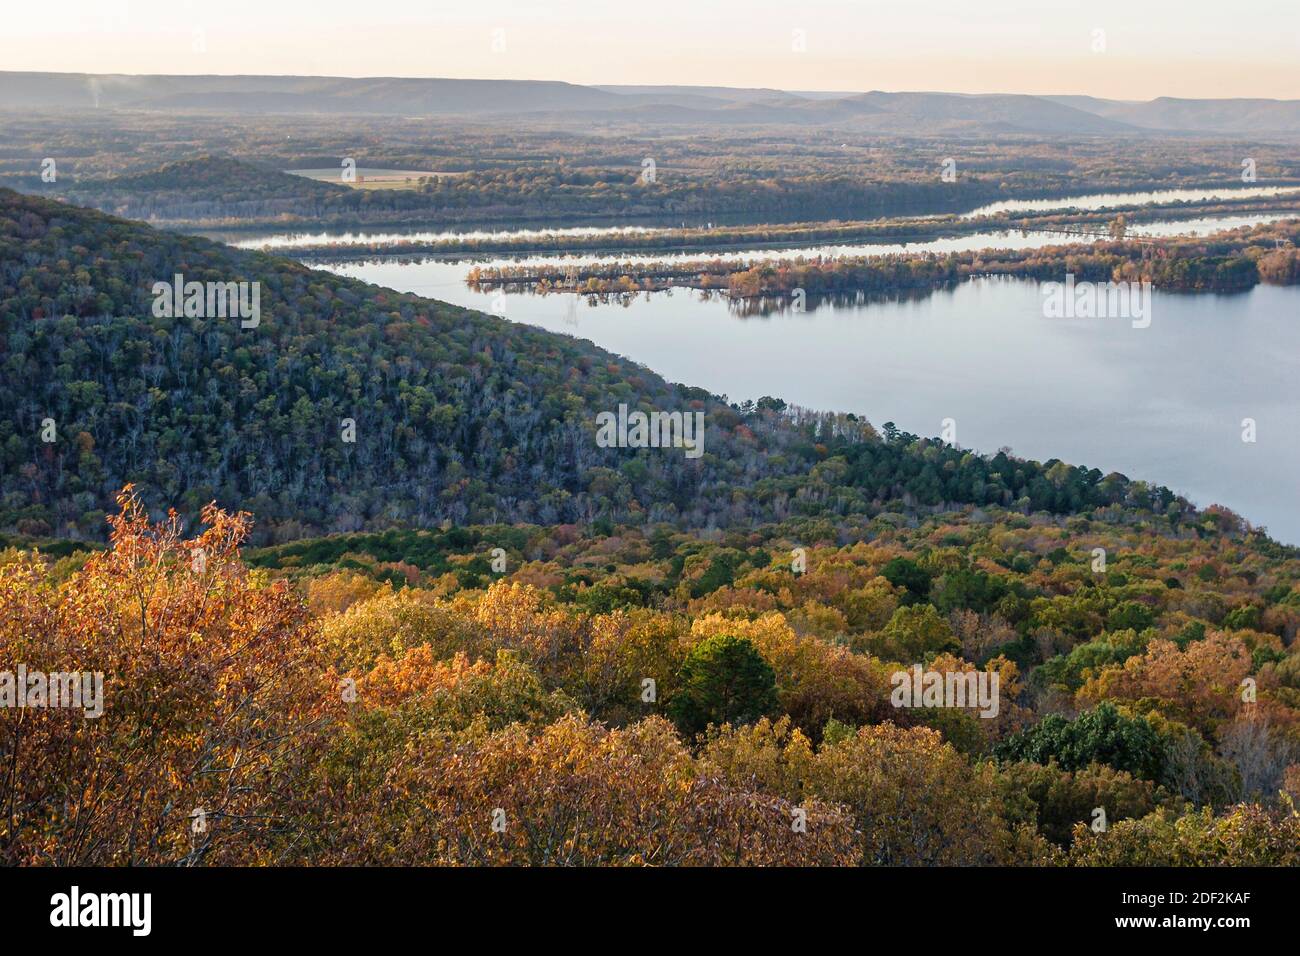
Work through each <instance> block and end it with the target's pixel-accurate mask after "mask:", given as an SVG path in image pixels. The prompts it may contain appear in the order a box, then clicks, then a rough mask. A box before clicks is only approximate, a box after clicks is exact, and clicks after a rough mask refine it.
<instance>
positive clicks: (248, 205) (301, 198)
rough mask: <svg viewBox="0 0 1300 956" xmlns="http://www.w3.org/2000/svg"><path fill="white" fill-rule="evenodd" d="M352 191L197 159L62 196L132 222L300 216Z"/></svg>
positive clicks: (257, 166) (256, 166)
mask: <svg viewBox="0 0 1300 956" xmlns="http://www.w3.org/2000/svg"><path fill="white" fill-rule="evenodd" d="M350 192H351V191H350V190H349V189H348V188H347V187H346V186H344V185H342V184H341V183H327V182H320V181H318V180H315V179H309V178H307V177H305V176H294V175H292V174H291V173H285V172H281V171H280V170H278V169H275V168H274V167H269V166H266V165H263V164H261V163H252V162H247V161H245V160H238V159H234V158H233V157H229V156H199V157H195V158H194V159H182V160H178V161H176V162H173V163H166V164H164V165H162V166H160V167H159V168H158V169H155V170H150V171H145V172H137V173H128V174H126V175H123V176H114V177H110V178H106V179H88V180H84V181H80V182H76V183H73V184H72V185H71V187H70V188H69V189H68V190H67V192H66V193H65V194H64V196H65V198H67V199H69V200H70V201H71V202H73V203H76V204H78V205H84V206H94V207H96V208H100V209H104V210H105V211H107V212H113V213H117V214H119V215H124V216H128V217H130V218H132V219H166V218H169V217H170V214H171V212H172V211H173V210H174V209H176V208H177V207H178V206H183V207H184V208H185V209H186V210H187V211H188V212H189V214H190V215H192V216H194V217H203V216H211V217H221V216H225V215H232V214H235V215H237V214H238V212H237V211H238V210H254V209H255V210H258V211H260V212H262V213H263V214H266V215H274V214H276V212H277V211H278V212H280V213H287V212H291V211H302V210H303V209H304V205H305V207H306V208H308V209H309V208H311V204H313V203H315V204H319V205H322V206H323V205H324V204H328V203H330V202H332V201H337V200H338V199H339V198H341V197H344V196H347V195H349V194H350ZM232 211H233V212H232Z"/></svg>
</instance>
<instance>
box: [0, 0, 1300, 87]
mask: <svg viewBox="0 0 1300 956" xmlns="http://www.w3.org/2000/svg"><path fill="white" fill-rule="evenodd" d="M0 70H49V71H65V72H86V73H186V74H194V73H219V74H234V73H274V74H311V75H328V76H438V77H464V78H481V79H543V80H565V81H568V82H571V83H603V84H688V85H716V86H752V87H773V88H779V89H786V90H826V91H846V92H861V91H867V90H877V89H878V90H944V91H952V92H962V93H1058V94H1059V93H1086V94H1091V95H1093V96H1104V97H1110V98H1115V99H1149V98H1152V97H1155V96H1186V97H1228V96H1262V97H1277V98H1288V99H1300V0H1245V2H1228V0H1088V2H1082V0H1079V2H1076V0H983V2H981V0H783V2H775V0H534V2H525V0H460V2H449V0H422V2H419V0H377V2H372V3H365V2H360V0H312V2H292V3H291V2H285V0H223V2H220V3H210V2H202V0H63V2H60V3H58V4H42V3H29V2H17V3H9V4H6V5H5V10H4V13H3V17H2V18H0Z"/></svg>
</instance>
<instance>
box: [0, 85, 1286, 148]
mask: <svg viewBox="0 0 1300 956" xmlns="http://www.w3.org/2000/svg"><path fill="white" fill-rule="evenodd" d="M30 109H41V110H143V111H153V112H165V113H172V114H190V113H195V112H221V113H232V114H242V115H257V114H276V113H291V114H324V115H332V114H338V115H342V114H352V115H357V114H370V115H394V116H429V117H436V116H446V117H466V116H480V117H486V116H496V117H531V118H533V119H536V120H539V121H546V122H554V123H560V124H575V123H576V124H582V123H588V124H589V123H593V122H595V123H601V122H612V121H616V120H626V119H629V118H631V119H636V120H638V121H644V122H655V123H662V124H667V125H700V124H714V125H736V124H746V125H768V124H792V125H825V124H830V123H834V124H841V125H842V124H848V125H850V126H853V127H855V128H863V129H866V130H877V129H878V130H881V131H882V132H891V133H933V132H954V133H961V132H973V133H982V134H992V133H1039V134H1054V135H1078V134H1083V135H1118V134H1124V133H1129V134H1135V133H1138V132H1140V131H1143V130H1148V131H1149V130H1159V131H1161V132H1165V133H1177V132H1187V133H1192V132H1196V133H1246V132H1250V133H1259V132H1273V133H1280V134H1293V133H1297V132H1300V102H1296V101H1289V100H1208V99H1200V100H1191V99H1174V98H1170V97H1161V98H1159V99H1155V100H1151V101H1149V102H1141V103H1139V102H1123V101H1117V100H1104V99H1097V98H1095V97H1088V96H1030V95H1004V94H990V95H968V94H955V93H943V92H892V93H886V92H880V91H873V92H866V93H848V92H846V93H814V92H799V93H794V92H786V91H782V90H772V89H741V88H737V89H731V88H726V87H712V86H681V87H678V86H666V85H665V86H579V85H576V84H573V83H562V82H555V81H542V80H461V79H448V78H408V77H366V78H352V77H314V76H214V75H206V76H175V75H171V76H169V75H149V76H129V75H121V74H86V73H19V72H0V110H30Z"/></svg>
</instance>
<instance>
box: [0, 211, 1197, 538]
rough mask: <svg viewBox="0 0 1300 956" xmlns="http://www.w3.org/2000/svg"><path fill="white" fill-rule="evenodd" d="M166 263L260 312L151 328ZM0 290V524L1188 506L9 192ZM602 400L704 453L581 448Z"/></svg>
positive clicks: (312, 523) (273, 528)
mask: <svg viewBox="0 0 1300 956" xmlns="http://www.w3.org/2000/svg"><path fill="white" fill-rule="evenodd" d="M178 273H179V274H183V275H184V276H185V278H186V279H187V280H209V281H216V282H235V281H243V282H258V283H260V284H261V285H260V288H261V305H260V309H261V316H260V321H259V322H258V324H257V325H256V327H254V328H243V327H241V325H242V324H241V322H240V321H239V320H238V319H203V318H197V317H189V318H184V317H182V318H159V317H155V316H154V314H153V305H154V302H153V291H152V290H153V285H154V283H157V282H169V281H171V279H172V277H173V276H174V275H175V274H178ZM0 300H2V304H0V335H2V336H3V338H2V339H0V363H2V367H3V368H4V374H5V379H6V384H7V386H8V387H7V388H6V389H4V390H3V392H2V393H0V403H3V407H0V466H2V473H3V477H4V486H3V500H2V501H0V530H10V531H16V532H20V533H23V534H30V535H55V536H62V537H83V538H102V536H103V534H104V530H105V526H104V522H103V514H104V512H105V511H106V510H109V509H110V507H111V502H112V499H113V495H114V494H115V493H116V491H117V490H118V489H119V488H120V487H121V486H122V484H124V483H126V482H133V483H135V484H136V485H137V486H138V488H139V490H140V493H141V495H142V498H143V499H144V500H145V501H147V502H148V503H149V504H150V506H151V507H153V508H156V509H160V508H163V507H167V506H172V507H176V508H177V509H179V511H180V512H181V513H182V515H184V516H186V517H187V518H191V519H193V518H195V517H197V515H198V512H199V510H200V508H201V507H202V505H203V504H204V503H206V502H208V501H211V500H215V501H217V502H218V503H219V504H221V505H222V506H225V507H227V508H232V509H236V508H237V509H246V510H250V511H253V512H254V513H256V514H257V517H258V521H259V528H260V529H261V535H262V540H272V539H289V538H295V537H300V536H302V535H303V534H308V533H323V532H329V531H349V530H356V529H361V528H384V527H389V526H394V525H416V526H428V525H432V524H436V523H438V522H441V521H444V520H450V521H453V522H456V523H466V522H493V521H516V520H518V521H531V522H535V523H538V524H556V523H567V522H591V521H595V520H598V519H602V518H603V519H607V520H612V521H618V522H629V523H641V522H646V521H665V522H671V523H674V524H677V525H679V526H683V527H706V526H709V525H720V526H734V525H740V524H746V523H752V522H755V521H760V522H761V521H773V520H781V519H784V518H786V517H788V516H792V515H805V516H825V517H828V518H835V517H837V516H845V515H854V514H858V515H870V514H875V513H879V512H880V511H883V510H913V511H917V510H919V511H925V510H934V509H937V508H940V507H942V506H944V505H948V504H952V503H970V504H975V505H981V504H999V505H1007V506H1015V507H1019V508H1022V509H1025V510H1046V511H1053V512H1060V513H1073V512H1078V511H1086V510H1089V509H1094V508H1107V507H1115V508H1118V509H1121V510H1128V511H1131V512H1132V513H1133V514H1134V515H1138V514H1141V513H1148V514H1151V513H1153V514H1157V515H1159V516H1161V520H1162V521H1169V522H1172V523H1173V524H1175V525H1176V524H1177V523H1179V522H1181V521H1184V520H1187V519H1189V518H1191V517H1193V516H1194V514H1195V512H1194V509H1192V507H1191V506H1190V505H1189V504H1188V503H1187V502H1186V501H1183V500H1181V499H1178V498H1177V497H1176V496H1175V495H1174V494H1173V493H1172V492H1170V491H1169V490H1168V489H1166V488H1161V487H1153V486H1149V485H1147V484H1145V483H1144V482H1140V481H1132V482H1130V481H1129V480H1128V479H1127V478H1125V477H1124V476H1121V475H1103V474H1102V473H1101V472H1100V471H1097V470H1096V469H1092V470H1089V469H1086V468H1080V467H1074V466H1070V465H1067V464H1064V463H1061V462H1057V461H1049V462H1045V463H1041V464H1040V463H1037V462H1026V461H1020V460H1017V459H1014V458H1011V457H1009V456H1008V455H1006V454H1004V453H999V454H997V455H995V456H991V457H981V456H978V455H974V454H971V453H968V452H964V451H962V450H960V449H957V448H953V447H949V446H945V445H943V444H941V443H939V442H938V441H932V440H927V439H923V438H919V437H918V436H915V435H909V434H906V433H900V432H898V431H897V430H895V429H894V428H893V427H892V425H887V426H886V427H883V428H882V430H881V432H879V433H878V432H877V431H876V430H875V429H874V428H872V427H871V426H870V425H868V424H867V423H866V422H865V421H863V420H861V419H860V418H858V417H856V416H854V415H852V414H830V413H827V414H813V413H809V412H802V411H799V410H793V409H788V408H786V407H785V404H784V403H783V402H781V401H780V400H779V399H768V400H764V401H761V402H759V403H757V404H756V405H754V404H749V403H746V404H743V405H728V404H727V403H726V402H725V401H724V400H723V399H722V398H720V397H717V396H711V395H709V394H707V393H706V392H704V391H703V390H700V389H695V388H690V387H687V386H682V385H672V384H669V383H666V382H665V381H664V380H663V379H662V378H660V377H659V376H657V375H655V374H654V373H653V372H651V371H649V370H647V369H645V368H643V367H640V366H638V365H635V364H634V363H631V362H629V361H627V360H625V359H621V358H619V357H617V356H614V355H611V354H610V353H608V352H605V351H603V350H601V349H598V348H596V347H594V346H592V345H590V344H589V343H586V342H583V341H579V340H575V339H570V338H567V337H562V336H556V335H552V334H549V333H544V332H541V331H538V330H535V329H532V328H529V327H526V326H520V325H515V324H511V323H509V322H507V321H504V320H502V319H499V318H494V317H490V316H486V315H482V314H480V313H475V312H471V311H467V310H464V309H459V308H455V307H453V306H449V305H447V304H445V303H441V302H436V301H433V300H429V299H424V298H420V297H418V296H413V295H404V294H398V293H394V292H391V291H387V290H383V289H378V288H375V287H373V286H369V285H366V284H364V283H361V282H358V281H354V280H348V279H344V278H340V277H338V276H335V275H332V274H329V273H325V272H317V271H313V270H311V269H307V268H305V267H303V266H301V265H299V264H297V263H294V262H292V261H289V260H285V259H280V258H275V257H271V256H268V255H265V254H261V253H253V252H239V251H235V250H232V249H230V248H228V247H226V246H223V245H219V244H217V243H213V242H209V241H206V240H202V239H198V238H190V237H178V236H175V235H171V234H167V233H160V232H157V231H154V230H152V229H149V228H148V227H145V226H142V225H140V224H137V223H130V222H126V221H123V220H119V219H114V218H112V217H110V216H106V215H103V214H100V213H96V212H91V211H87V210H80V209H76V208H71V207H68V206H66V205H63V204H60V203H56V202H52V201H47V200H41V199H36V198H32V197H25V196H21V195H19V194H17V193H13V192H9V191H0ZM620 404H627V405H628V406H629V407H631V408H634V409H635V408H641V409H644V410H646V411H664V412H672V411H682V412H687V411H699V412H702V413H703V414H704V416H705V418H704V421H705V433H704V435H705V442H704V454H703V456H702V457H700V458H698V459H688V458H687V457H686V456H685V455H684V454H683V453H682V451H681V450H680V449H654V448H645V449H633V448H602V447H599V445H598V444H597V442H596V440H595V431H596V416H597V414H599V413H601V412H612V411H615V410H616V409H617V408H618V406H619V405H620ZM349 422H350V423H352V424H351V425H349ZM938 424H939V423H936V428H937V427H938ZM349 437H351V438H354V439H355V440H354V441H349V440H348V438H349Z"/></svg>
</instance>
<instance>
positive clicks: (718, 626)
mask: <svg viewBox="0 0 1300 956" xmlns="http://www.w3.org/2000/svg"><path fill="white" fill-rule="evenodd" d="M120 501H121V505H122V510H121V512H120V513H119V514H117V515H115V516H113V517H112V518H111V524H112V527H113V539H112V542H111V547H110V548H109V549H108V550H106V551H102V552H98V553H96V554H94V555H91V556H87V555H84V554H82V555H73V556H70V557H67V558H63V559H61V560H58V561H53V562H52V561H49V560H48V559H45V558H43V557H42V556H41V555H39V554H31V553H20V552H17V551H12V550H11V551H7V552H3V553H0V644H2V646H4V647H6V648H8V649H10V650H11V652H12V653H13V654H14V655H16V658H17V659H19V660H23V661H26V662H29V667H33V668H44V669H46V670H52V669H54V668H55V667H56V666H60V667H76V668H78V669H81V670H95V671H99V672H102V673H103V674H104V675H105V688H106V692H105V702H106V706H105V709H104V712H103V715H102V716H101V717H99V718H96V719H93V720H87V719H82V718H81V717H80V716H79V715H75V714H69V713H67V712H58V711H54V710H33V711H30V712H28V713H27V714H25V715H20V714H19V712H18V711H16V710H15V709H13V708H0V758H2V759H3V760H4V761H5V762H6V765H10V764H11V763H12V762H13V761H15V760H21V761H22V767H23V769H24V771H25V772H22V773H17V774H8V775H5V776H3V777H0V799H3V800H4V801H5V803H6V805H7V806H10V807H12V808H13V810H11V812H10V814H9V815H8V816H7V818H6V826H5V827H4V828H3V829H0V860H3V861H5V862H7V863H10V864H15V863H16V864H33V863H63V864H82V865H86V864H167V863H172V864H174V863H183V864H189V865H194V864H203V863H208V864H257V863H280V864H284V863H292V864H310V865H323V864H343V865H357V864H467V863H469V864H548V865H595V864H603V865H610V864H622V865H693V864H711V865H720V864H730V865H758V864H769V865H770V864H787V865H788V864H804V865H807V864H820V865H881V864H885V865H935V864H939V865H961V864H1026V863H1030V864H1070V865H1099V864H1100V865H1117V864H1118V865H1152V864H1163V865H1297V864H1298V863H1300V855H1298V853H1300V813H1298V812H1297V810H1296V806H1295V800H1296V798H1297V796H1300V737H1298V736H1297V727H1300V655H1298V654H1297V652H1296V646H1297V645H1296V643H1295V637H1296V633H1297V629H1298V628H1300V591H1298V590H1297V583H1300V559H1298V558H1297V557H1296V555H1295V553H1294V552H1291V551H1279V549H1277V548H1276V547H1275V546H1272V545H1271V544H1270V543H1269V542H1268V541H1267V540H1266V539H1261V538H1260V537H1259V536H1257V535H1253V534H1250V533H1248V532H1245V531H1244V530H1243V528H1242V526H1241V524H1240V522H1239V520H1238V519H1236V518H1235V516H1233V515H1231V513H1229V512H1225V511H1222V510H1212V511H1208V512H1207V513H1206V514H1205V515H1204V516H1203V518H1202V519H1201V521H1200V522H1199V523H1198V527H1197V528H1195V529H1193V528H1190V527H1184V528H1182V529H1180V530H1177V531H1175V530H1174V529H1171V528H1168V527H1162V528H1152V527H1139V526H1136V525H1133V524H1126V523H1114V522H1106V521H1091V520H1087V519H1082V518H1077V517H1076V518H1070V519H1057V518H1053V517H1051V516H1048V515H1035V516H1031V517H1025V516H1022V515H1018V514H1014V513H1008V512H1003V511H1000V510H997V509H990V510H989V511H987V512H983V511H981V512H972V513H970V514H968V515H964V516H952V515H950V516H944V517H942V518H934V519H929V520H926V521H924V522H922V523H920V524H918V525H917V526H915V527H909V526H907V525H906V523H903V524H902V525H899V523H898V522H891V521H888V520H886V519H885V518H877V519H875V520H874V521H873V522H870V523H868V524H866V525H864V526H862V527H859V528H858V529H856V530H853V531H848V532H846V531H845V529H837V528H835V527H834V526H833V525H832V524H831V523H829V522H824V521H815V520H808V521H803V522H793V523H791V524H789V525H787V526H785V527H781V528H773V529H766V530H764V531H761V532H748V531H740V530H737V531H733V532H730V533H725V534H709V533H705V534H689V533H683V532H680V531H675V530H673V529H671V528H669V527H667V526H660V527H658V528H654V529H640V528H618V529H612V530H613V531H614V532H615V533H613V534H609V533H597V534H584V533H583V532H582V530H581V529H578V528H574V527H569V526H561V527H552V528H540V527H495V528H480V529H449V530H447V531H440V532H429V533H424V532H405V533H399V532H392V533H385V534H383V535H378V536H364V535H348V536H341V537H340V538H338V539H334V538H331V539H327V540H325V541H322V542H302V543H300V544H295V545H286V546H280V547H277V548H274V549H271V550H263V551H261V552H259V553H258V554H255V555H252V556H251V558H252V560H253V562H254V563H256V564H261V565H268V564H278V565H279V566H281V567H282V568H285V569H288V570H291V571H292V573H293V577H292V578H290V579H288V580H286V579H284V578H283V576H278V577H272V576H269V575H268V574H267V573H266V571H264V570H258V569H253V568H250V567H249V566H248V565H247V564H246V562H245V560H244V557H243V556H242V555H241V553H240V551H239V545H240V543H241V541H242V540H243V538H244V536H245V534H246V533H247V530H248V516H246V515H230V514H225V513H222V512H220V511H218V510H216V509H212V508H210V509H207V510H206V512H205V515H204V521H205V524H206V526H207V527H206V530H204V531H202V532H201V533H200V534H199V535H198V536H196V537H193V538H187V537H186V536H185V535H184V534H182V533H181V531H180V528H179V524H178V522H177V521H176V520H175V518H174V517H173V518H172V519H170V520H168V521H166V522H163V523H161V524H151V523H150V522H149V520H148V518H147V516H146V515H145V513H144V511H143V509H142V507H141V503H140V502H139V500H138V499H136V498H135V497H134V496H132V495H131V494H130V492H129V489H128V491H127V492H125V493H124V494H123V495H122V496H121V498H120ZM491 542H497V543H496V544H495V545H494V547H499V548H501V549H502V552H504V560H505V564H504V565H501V564H494V563H495V562H497V561H498V560H499V559H500V558H501V557H502V554H501V552H493V551H491V550H490V549H489V550H487V551H486V552H485V551H484V550H483V549H484V548H486V546H487V545H488V544H489V543H491ZM340 545H341V546H342V547H343V548H348V547H351V548H354V549H355V550H353V551H350V552H348V551H344V552H342V554H340V552H339V550H338V548H339V546H340ZM422 549H423V550H422ZM453 549H460V550H453ZM798 549H802V551H800V550H798ZM1098 549H1102V550H1103V551H1104V553H1105V555H1106V560H1105V561H1104V562H1103V563H1102V564H1101V565H1098V563H1097V550H1098ZM348 554H350V555H352V557H347V556H346V555H348ZM369 554H382V555H383V556H385V557H389V556H391V555H407V556H409V557H411V559H412V560H413V561H420V562H422V566H423V568H424V569H427V571H426V570H422V568H420V567H416V566H415V565H414V564H410V563H407V564H403V563H402V562H400V561H399V562H390V561H384V562H383V564H384V565H386V566H384V567H380V566H379V565H376V564H367V560H368V557H367V556H368V555H369ZM199 557H201V558H202V560H197V559H198V558H199ZM322 558H324V559H326V561H325V563H324V564H321V563H319V562H320V559H322ZM330 561H334V562H336V563H337V565H338V566H336V567H333V568H331V567H328V566H327V565H328V563H329V562H330ZM442 567H446V568H449V570H446V571H441V570H440V568H442ZM389 572H397V573H398V576H399V580H400V581H401V586H397V587H395V586H394V585H393V583H392V578H391V577H389ZM467 575H473V578H470V577H467ZM384 578H388V580H383V579H384ZM636 582H641V584H643V585H644V584H648V585H650V586H651V587H650V589H649V590H648V591H647V590H646V589H645V588H644V587H641V586H638V584H637V583H636ZM659 583H662V584H664V585H666V586H665V587H658V586H657V585H658V584H659ZM647 597H648V600H647V599H646V598H647ZM140 648H147V649H148V650H149V653H140ZM912 665H921V666H923V667H925V668H928V669H930V670H933V671H937V672H942V673H953V674H959V675H960V674H974V675H976V676H978V675H981V674H982V675H987V676H990V679H991V676H992V675H996V676H997V678H998V679H999V687H1000V692H999V703H1000V707H999V710H998V713H997V714H996V715H995V716H992V717H991V718H985V717H980V716H978V715H977V712H976V710H975V709H974V708H971V707H952V706H922V707H915V706H899V705H898V704H897V702H896V701H895V699H894V695H893V694H892V692H891V685H892V684H893V683H894V677H893V675H894V674H895V673H896V672H898V671H899V670H900V669H908V668H910V667H911V666H912ZM214 701H215V706H214ZM20 717H21V720H20ZM236 758H237V759H236ZM216 768H225V769H224V770H223V772H220V773H216V772H213V771H214V769H216ZM90 779H94V780H102V781H104V782H103V784H102V785H100V786H97V787H87V786H83V785H82V782H83V781H86V780H90ZM193 808H202V809H203V812H204V814H205V817H204V820H205V826H204V828H203V829H202V830H200V831H196V830H195V828H194V826H193V819H192V818H193V813H194V809H193ZM1099 813H1100V816H1099ZM88 821H93V825H88ZM1099 821H1100V826H1099V825H1098V823H1099ZM92 834H93V838H90V836H88V835H92Z"/></svg>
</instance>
